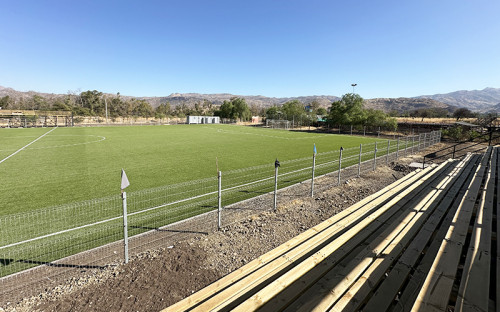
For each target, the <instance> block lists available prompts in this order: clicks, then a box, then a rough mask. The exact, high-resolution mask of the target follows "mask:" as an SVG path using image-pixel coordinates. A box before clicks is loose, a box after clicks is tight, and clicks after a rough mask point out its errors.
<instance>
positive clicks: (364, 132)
mask: <svg viewBox="0 0 500 312" xmlns="http://www.w3.org/2000/svg"><path fill="white" fill-rule="evenodd" d="M363 136H366V126H363Z"/></svg>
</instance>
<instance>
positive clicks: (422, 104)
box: [365, 98, 457, 113]
mask: <svg viewBox="0 0 500 312" xmlns="http://www.w3.org/2000/svg"><path fill="white" fill-rule="evenodd" d="M365 107H366V108H372V109H378V110H382V111H384V112H386V113H388V112H390V111H398V112H410V111H412V110H415V109H422V108H442V109H445V110H447V111H449V112H453V111H454V110H455V109H457V107H455V106H452V105H448V104H444V103H441V102H439V101H435V100H432V99H426V98H377V99H369V100H365Z"/></svg>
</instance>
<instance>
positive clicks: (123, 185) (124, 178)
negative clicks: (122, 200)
mask: <svg viewBox="0 0 500 312" xmlns="http://www.w3.org/2000/svg"><path fill="white" fill-rule="evenodd" d="M129 185H130V182H129V181H128V178H127V174H126V173H125V170H123V169H122V186H121V189H122V190H124V189H125V188H126V187H127V186H129Z"/></svg>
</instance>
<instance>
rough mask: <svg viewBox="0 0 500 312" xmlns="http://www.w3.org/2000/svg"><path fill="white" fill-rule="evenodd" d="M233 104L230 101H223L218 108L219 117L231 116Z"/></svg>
mask: <svg viewBox="0 0 500 312" xmlns="http://www.w3.org/2000/svg"><path fill="white" fill-rule="evenodd" d="M233 108H234V105H233V103H232V102H230V101H224V102H223V103H222V105H221V106H220V109H219V116H220V117H221V118H233Z"/></svg>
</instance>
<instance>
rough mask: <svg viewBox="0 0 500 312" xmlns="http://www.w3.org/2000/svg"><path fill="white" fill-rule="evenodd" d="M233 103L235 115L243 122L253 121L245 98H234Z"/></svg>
mask: <svg viewBox="0 0 500 312" xmlns="http://www.w3.org/2000/svg"><path fill="white" fill-rule="evenodd" d="M231 102H232V103H233V115H234V116H235V117H236V118H239V119H240V120H241V121H248V120H250V119H252V113H251V112H250V109H249V108H248V105H247V103H246V101H245V99H243V98H233V99H232V100H231Z"/></svg>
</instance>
